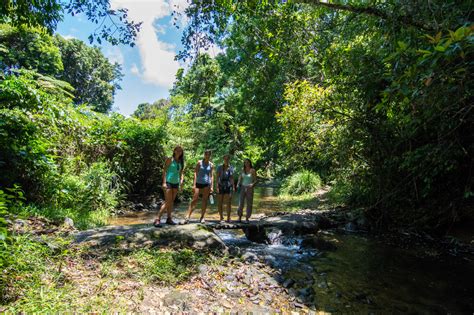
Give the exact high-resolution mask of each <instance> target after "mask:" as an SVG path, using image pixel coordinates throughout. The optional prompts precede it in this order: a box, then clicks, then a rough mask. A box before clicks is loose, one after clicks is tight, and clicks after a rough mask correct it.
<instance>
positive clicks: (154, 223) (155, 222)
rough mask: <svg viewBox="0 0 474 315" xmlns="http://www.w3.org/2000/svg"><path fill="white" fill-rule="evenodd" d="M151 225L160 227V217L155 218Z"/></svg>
mask: <svg viewBox="0 0 474 315" xmlns="http://www.w3.org/2000/svg"><path fill="white" fill-rule="evenodd" d="M153 226H154V227H161V219H156V220H155V221H154V222H153Z"/></svg>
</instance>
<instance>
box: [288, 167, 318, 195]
mask: <svg viewBox="0 0 474 315" xmlns="http://www.w3.org/2000/svg"><path fill="white" fill-rule="evenodd" d="M319 188H321V178H320V177H319V175H318V174H316V173H313V172H311V171H308V170H304V171H301V172H297V173H294V174H293V175H291V176H290V177H288V178H287V179H286V180H284V181H283V183H282V190H281V192H282V193H283V194H287V195H303V194H307V193H313V192H315V191H317V190H318V189H319Z"/></svg>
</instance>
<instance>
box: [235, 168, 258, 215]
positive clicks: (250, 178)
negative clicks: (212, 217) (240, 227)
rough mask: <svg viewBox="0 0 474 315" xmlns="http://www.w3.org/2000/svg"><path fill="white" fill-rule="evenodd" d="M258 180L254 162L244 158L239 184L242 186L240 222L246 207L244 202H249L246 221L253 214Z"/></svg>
mask: <svg viewBox="0 0 474 315" xmlns="http://www.w3.org/2000/svg"><path fill="white" fill-rule="evenodd" d="M256 182H257V174H256V173H255V169H253V167H252V162H251V161H250V160H249V159H245V160H244V168H243V171H242V173H240V176H239V180H238V182H237V186H239V187H240V196H239V208H238V210H237V214H238V216H239V222H242V215H243V213H242V212H243V209H244V203H245V202H247V209H246V210H247V211H246V213H245V222H246V223H248V222H249V218H250V216H251V215H252V206H253V187H254V186H255V184H256Z"/></svg>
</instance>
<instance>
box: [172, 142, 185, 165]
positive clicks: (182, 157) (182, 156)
mask: <svg viewBox="0 0 474 315" xmlns="http://www.w3.org/2000/svg"><path fill="white" fill-rule="evenodd" d="M178 148H179V149H181V156H180V157H179V159H178V163H179V164H180V165H181V169H183V168H184V150H183V147H182V146H180V145H177V146H176V147H175V148H174V149H173V156H172V157H173V160H175V157H174V155H175V152H176V150H177V149H178Z"/></svg>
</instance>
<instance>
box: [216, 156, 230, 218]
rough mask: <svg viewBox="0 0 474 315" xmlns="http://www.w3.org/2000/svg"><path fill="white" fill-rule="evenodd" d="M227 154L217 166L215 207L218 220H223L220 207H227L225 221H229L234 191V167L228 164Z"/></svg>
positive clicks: (228, 157)
mask: <svg viewBox="0 0 474 315" xmlns="http://www.w3.org/2000/svg"><path fill="white" fill-rule="evenodd" d="M229 161H230V156H229V154H226V155H224V163H223V164H222V165H219V166H218V167H217V171H216V173H217V204H218V205H217V209H218V210H219V216H220V220H221V221H223V220H224V215H223V213H222V208H223V206H224V205H225V206H226V208H227V220H226V221H227V222H230V211H231V201H232V192H233V191H235V182H234V168H233V167H232V166H231V165H230V164H229Z"/></svg>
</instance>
